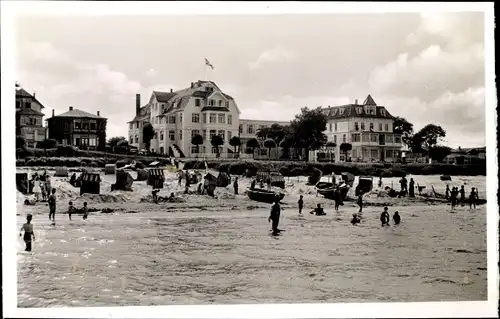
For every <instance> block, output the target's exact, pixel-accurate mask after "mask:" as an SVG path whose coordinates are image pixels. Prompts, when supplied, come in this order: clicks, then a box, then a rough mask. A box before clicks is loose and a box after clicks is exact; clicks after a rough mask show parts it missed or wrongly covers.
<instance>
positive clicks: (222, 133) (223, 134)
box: [217, 130, 226, 141]
mask: <svg viewBox="0 0 500 319" xmlns="http://www.w3.org/2000/svg"><path fill="white" fill-rule="evenodd" d="M225 133H226V132H225V131H224V130H219V134H217V135H219V136H220V137H222V140H223V141H225V140H226V139H225Z"/></svg>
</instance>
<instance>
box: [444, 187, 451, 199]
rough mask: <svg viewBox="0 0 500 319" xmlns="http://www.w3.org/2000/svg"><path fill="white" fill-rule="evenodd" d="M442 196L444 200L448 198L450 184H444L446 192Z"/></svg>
mask: <svg viewBox="0 0 500 319" xmlns="http://www.w3.org/2000/svg"><path fill="white" fill-rule="evenodd" d="M444 198H445V199H446V200H448V199H450V185H448V184H447V185H446V192H445V195H444Z"/></svg>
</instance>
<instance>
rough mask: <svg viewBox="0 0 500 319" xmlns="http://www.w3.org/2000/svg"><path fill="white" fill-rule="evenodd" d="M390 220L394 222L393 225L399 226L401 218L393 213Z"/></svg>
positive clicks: (396, 213)
mask: <svg viewBox="0 0 500 319" xmlns="http://www.w3.org/2000/svg"><path fill="white" fill-rule="evenodd" d="M392 220H393V221H394V224H395V225H399V223H401V216H399V213H398V211H396V212H394V215H393V216H392Z"/></svg>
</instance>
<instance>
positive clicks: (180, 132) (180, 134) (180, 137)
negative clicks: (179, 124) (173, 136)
mask: <svg viewBox="0 0 500 319" xmlns="http://www.w3.org/2000/svg"><path fill="white" fill-rule="evenodd" d="M179 140H182V130H180V131H179Z"/></svg>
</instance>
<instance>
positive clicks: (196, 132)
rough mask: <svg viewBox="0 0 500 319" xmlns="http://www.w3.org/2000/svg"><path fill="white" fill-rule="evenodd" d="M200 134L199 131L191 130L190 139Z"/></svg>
mask: <svg viewBox="0 0 500 319" xmlns="http://www.w3.org/2000/svg"><path fill="white" fill-rule="evenodd" d="M199 134H200V131H198V130H192V131H191V138H193V137H194V136H195V135H199Z"/></svg>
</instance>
